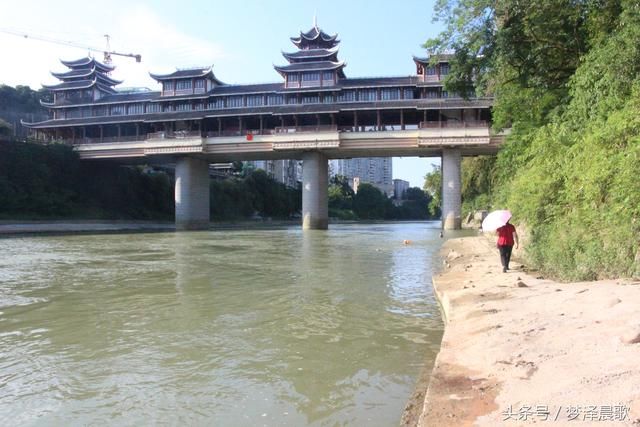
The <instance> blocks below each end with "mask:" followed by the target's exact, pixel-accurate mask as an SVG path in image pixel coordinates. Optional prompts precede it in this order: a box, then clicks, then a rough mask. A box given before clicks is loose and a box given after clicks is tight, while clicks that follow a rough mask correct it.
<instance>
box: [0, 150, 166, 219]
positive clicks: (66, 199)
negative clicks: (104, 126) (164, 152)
mask: <svg viewBox="0 0 640 427" xmlns="http://www.w3.org/2000/svg"><path fill="white" fill-rule="evenodd" d="M173 210H174V207H173V187H172V184H171V179H170V177H169V176H167V175H166V174H164V173H155V174H149V173H143V171H142V168H139V167H122V166H118V165H117V164H115V163H108V162H93V161H80V159H79V158H78V156H77V154H76V153H75V152H74V151H73V150H72V149H71V148H70V147H68V146H64V145H60V144H50V145H42V144H34V143H23V142H17V141H13V142H6V143H2V144H0V218H4V219H62V218H83V219H162V220H170V219H171V218H172V216H173Z"/></svg>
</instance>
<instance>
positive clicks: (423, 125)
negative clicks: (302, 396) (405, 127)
mask: <svg viewBox="0 0 640 427" xmlns="http://www.w3.org/2000/svg"><path fill="white" fill-rule="evenodd" d="M488 127H489V122H487V121H485V120H465V121H458V120H447V121H440V122H438V121H427V122H420V125H419V128H420V129H460V128H488Z"/></svg>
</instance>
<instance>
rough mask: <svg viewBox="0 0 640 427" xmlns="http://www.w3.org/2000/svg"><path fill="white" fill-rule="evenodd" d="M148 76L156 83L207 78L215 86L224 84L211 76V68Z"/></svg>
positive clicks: (213, 75)
mask: <svg viewBox="0 0 640 427" xmlns="http://www.w3.org/2000/svg"><path fill="white" fill-rule="evenodd" d="M149 75H150V76H151V78H153V79H154V80H156V81H163V80H174V79H189V78H203V77H209V78H210V79H211V80H213V81H214V82H215V83H216V84H218V85H224V83H223V82H222V81H220V80H218V78H217V77H216V76H215V74H213V67H208V68H194V69H190V70H176V71H174V72H172V73H169V74H154V73H149Z"/></svg>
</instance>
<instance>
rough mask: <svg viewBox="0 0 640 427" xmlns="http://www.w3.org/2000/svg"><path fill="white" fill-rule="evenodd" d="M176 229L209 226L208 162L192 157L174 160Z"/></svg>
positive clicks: (204, 227) (199, 228)
mask: <svg viewBox="0 0 640 427" xmlns="http://www.w3.org/2000/svg"><path fill="white" fill-rule="evenodd" d="M175 200H176V230H202V229H206V228H208V227H209V163H208V162H207V161H206V160H202V159H197V158H194V157H181V158H179V159H178V161H177V162H176V186H175Z"/></svg>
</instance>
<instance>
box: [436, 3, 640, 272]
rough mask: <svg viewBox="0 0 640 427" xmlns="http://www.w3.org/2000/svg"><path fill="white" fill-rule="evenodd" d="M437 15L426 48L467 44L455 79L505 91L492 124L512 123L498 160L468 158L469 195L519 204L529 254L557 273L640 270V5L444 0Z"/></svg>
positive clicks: (515, 209)
mask: <svg viewBox="0 0 640 427" xmlns="http://www.w3.org/2000/svg"><path fill="white" fill-rule="evenodd" d="M437 11H438V13H439V14H438V19H440V20H442V21H444V22H445V24H446V29H445V31H444V32H443V33H442V34H440V35H439V36H438V37H437V38H436V39H434V40H430V41H428V42H427V46H428V47H429V48H430V49H432V50H433V52H444V51H447V50H449V49H455V50H461V51H462V53H461V54H459V55H458V54H456V60H454V61H452V63H451V68H452V72H451V74H450V76H449V78H448V79H447V82H446V83H447V85H456V84H458V85H464V84H466V83H468V82H469V81H472V79H473V78H474V77H477V80H473V81H474V82H476V83H478V84H477V87H478V91H479V92H478V93H485V94H492V95H495V103H494V108H493V120H494V127H497V128H503V127H510V128H511V132H510V134H509V136H508V137H507V141H506V143H505V144H504V145H503V147H502V148H501V150H500V152H499V154H498V156H497V158H496V160H495V164H494V165H493V166H491V165H490V162H489V161H487V162H486V163H483V162H484V161H482V160H478V161H476V162H475V163H472V164H471V165H470V166H471V168H472V169H474V168H475V171H473V172H469V175H467V176H466V177H465V176H463V193H466V194H467V197H471V198H473V200H475V201H476V202H477V201H478V200H479V198H481V197H485V198H487V199H488V197H489V196H490V197H491V198H492V199H493V200H492V202H493V204H494V205H497V206H503V207H508V208H509V209H511V210H512V211H513V213H514V217H515V218H517V220H518V222H520V223H526V224H527V226H528V228H529V232H530V233H529V237H530V240H529V243H528V245H527V256H528V258H529V259H528V262H530V263H531V264H532V265H535V266H537V267H539V268H542V269H544V270H547V271H548V272H549V273H551V274H555V275H557V276H560V277H563V278H567V279H593V278H597V277H604V276H607V277H616V276H621V275H625V276H629V275H634V274H640V242H639V241H638V238H637V236H638V235H640V181H639V180H638V179H637V178H636V175H637V172H636V171H637V162H638V161H639V160H640V144H639V143H638V142H639V140H638V135H639V134H640V117H639V116H638V114H637V112H638V111H640V81H639V80H638V75H640V48H639V47H638V43H637V40H639V39H640V6H639V5H638V2H637V1H633V0H542V1H538V2H528V3H527V2H522V1H517V0H505V1H501V2H493V1H488V0H440V1H439V2H438V6H437ZM634 165H636V166H634ZM465 166H467V165H465ZM463 171H464V168H463ZM463 173H464V172H463ZM568 230H570V231H568Z"/></svg>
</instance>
